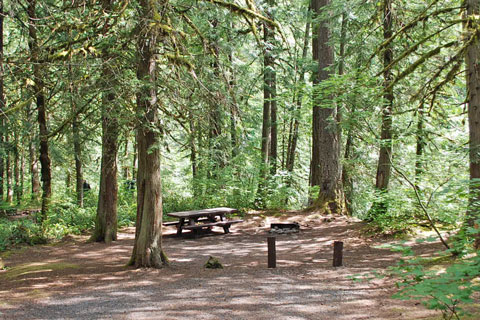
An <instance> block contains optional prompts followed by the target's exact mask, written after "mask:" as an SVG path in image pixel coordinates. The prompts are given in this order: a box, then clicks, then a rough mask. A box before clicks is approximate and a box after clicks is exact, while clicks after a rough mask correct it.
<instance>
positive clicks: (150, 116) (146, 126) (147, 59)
mask: <svg viewBox="0 0 480 320" xmlns="http://www.w3.org/2000/svg"><path fill="white" fill-rule="evenodd" d="M139 3H140V7H139V13H140V17H139V19H140V20H139V28H138V30H141V31H140V34H139V36H138V43H137V54H138V66H137V78H138V80H139V81H140V82H141V83H142V85H141V88H140V91H139V92H138V94H137V109H138V110H137V114H138V115H139V116H140V118H139V120H140V125H139V126H138V129H137V142H138V175H137V221H136V230H135V243H134V247H133V252H132V257H131V259H130V264H131V265H134V266H135V267H146V268H160V267H162V266H163V265H165V264H167V263H168V259H167V257H166V255H165V253H164V252H163V248H162V229H161V226H162V215H163V209H162V188H161V175H160V149H159V140H160V134H159V131H158V130H155V129H154V128H156V127H158V125H159V122H158V110H157V92H156V86H155V82H156V76H155V72H156V57H155V49H156V47H157V41H158V36H159V34H158V33H157V32H158V30H157V29H155V28H152V27H150V21H153V15H160V14H161V16H160V17H161V20H164V19H166V16H165V10H164V9H166V8H165V7H166V6H167V1H165V0H161V1H160V3H159V7H160V10H161V11H160V13H158V12H156V8H154V7H152V3H151V2H150V1H148V0H140V1H139Z"/></svg>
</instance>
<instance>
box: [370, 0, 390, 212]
mask: <svg viewBox="0 0 480 320" xmlns="http://www.w3.org/2000/svg"><path fill="white" fill-rule="evenodd" d="M392 24H393V16H392V0H384V2H383V38H384V39H385V40H387V39H390V37H391V36H392V35H393V29H392V28H393V27H392ZM392 60H393V49H392V46H391V44H389V45H388V46H386V47H385V49H384V51H383V66H384V67H385V68H386V67H387V66H389V65H390V63H391V62H392ZM392 81H393V74H392V71H391V70H390V68H386V69H385V71H384V73H383V86H384V88H385V89H384V94H383V98H384V105H383V109H382V128H381V136H380V154H379V157H378V166H377V175H376V181H375V189H376V191H377V193H378V199H377V200H375V202H374V203H373V205H372V208H371V209H370V212H369V214H368V220H373V219H375V217H377V216H381V215H384V214H385V213H386V212H387V210H388V203H387V200H386V199H385V194H387V193H388V185H389V182H390V175H391V170H392V168H391V157H392V149H393V141H392V126H393V100H394V95H393V86H391V85H390V84H391V83H392Z"/></svg>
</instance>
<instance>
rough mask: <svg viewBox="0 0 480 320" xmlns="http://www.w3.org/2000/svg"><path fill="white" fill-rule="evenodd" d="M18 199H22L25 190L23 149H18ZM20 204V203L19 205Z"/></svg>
mask: <svg viewBox="0 0 480 320" xmlns="http://www.w3.org/2000/svg"><path fill="white" fill-rule="evenodd" d="M19 188H20V190H19V199H22V198H23V190H25V151H24V149H23V147H22V148H21V149H20V181H19ZM19 204H20V203H19Z"/></svg>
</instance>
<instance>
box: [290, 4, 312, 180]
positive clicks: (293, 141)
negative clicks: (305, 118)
mask: <svg viewBox="0 0 480 320" xmlns="http://www.w3.org/2000/svg"><path fill="white" fill-rule="evenodd" d="M310 10H311V8H309V13H310ZM309 36H310V14H309V17H308V21H307V24H306V26H305V36H304V38H303V49H302V62H304V61H306V59H307V54H308V39H309ZM305 72H306V68H305V65H304V64H302V65H301V66H300V74H299V81H298V85H297V86H298V90H297V94H296V97H295V105H296V108H295V110H294V112H293V115H292V118H293V122H292V124H291V129H290V134H289V137H288V147H287V161H286V168H287V171H288V172H293V168H294V164H295V154H296V150H297V143H298V129H299V127H300V120H299V118H300V110H301V109H302V100H303V95H304V88H303V87H304V85H305Z"/></svg>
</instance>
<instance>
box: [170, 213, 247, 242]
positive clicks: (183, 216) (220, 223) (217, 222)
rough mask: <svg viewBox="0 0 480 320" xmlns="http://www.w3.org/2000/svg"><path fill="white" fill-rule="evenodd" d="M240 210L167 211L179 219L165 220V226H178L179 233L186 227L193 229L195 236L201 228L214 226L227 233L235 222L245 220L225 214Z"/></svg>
mask: <svg viewBox="0 0 480 320" xmlns="http://www.w3.org/2000/svg"><path fill="white" fill-rule="evenodd" d="M235 212H238V210H237V209H233V208H225V207H220V208H211V209H203V210H192V211H180V212H171V213H167V216H169V217H174V218H177V219H179V220H178V221H172V222H165V223H163V225H164V226H173V225H175V226H176V227H177V235H181V234H182V231H183V230H184V229H186V230H192V232H194V234H195V236H196V235H197V233H198V230H200V229H205V228H208V229H211V228H212V227H222V228H223V230H224V232H225V233H229V232H230V226H231V225H232V224H234V223H240V222H243V220H240V219H237V220H228V219H227V218H226V217H225V215H226V214H231V213H235Z"/></svg>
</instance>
